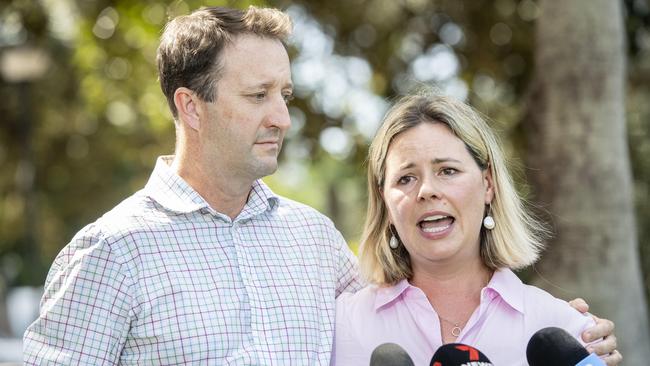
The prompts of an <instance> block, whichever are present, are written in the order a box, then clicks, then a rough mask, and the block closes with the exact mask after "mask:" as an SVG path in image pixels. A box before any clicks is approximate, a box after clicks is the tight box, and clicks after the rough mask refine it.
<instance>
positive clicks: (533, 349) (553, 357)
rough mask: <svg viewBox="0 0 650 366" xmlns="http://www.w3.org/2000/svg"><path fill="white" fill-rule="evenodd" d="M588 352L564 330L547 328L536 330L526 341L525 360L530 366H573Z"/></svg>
mask: <svg viewBox="0 0 650 366" xmlns="http://www.w3.org/2000/svg"><path fill="white" fill-rule="evenodd" d="M588 356H589V352H587V350H586V349H585V348H584V347H582V345H581V344H580V342H578V341H577V340H576V339H575V338H573V336H571V334H569V333H567V332H566V331H565V330H564V329H561V328H556V327H548V328H543V329H540V330H538V331H537V332H536V333H535V334H533V336H532V337H530V341H528V346H527V347H526V359H527V360H528V364H529V365H530V366H541V365H556V366H575V365H577V364H578V363H580V361H582V360H583V359H584V358H586V357H588Z"/></svg>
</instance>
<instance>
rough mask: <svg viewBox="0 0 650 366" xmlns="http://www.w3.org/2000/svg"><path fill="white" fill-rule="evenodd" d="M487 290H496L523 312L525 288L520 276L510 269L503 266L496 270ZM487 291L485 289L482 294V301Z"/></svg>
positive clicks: (507, 302)
mask: <svg viewBox="0 0 650 366" xmlns="http://www.w3.org/2000/svg"><path fill="white" fill-rule="evenodd" d="M485 290H486V291H494V292H495V293H496V294H497V295H498V296H499V297H501V298H502V299H503V301H505V302H506V304H508V305H509V306H510V307H511V308H513V309H515V310H516V311H518V312H520V313H522V314H523V312H524V291H525V288H524V286H523V283H522V282H521V280H520V279H519V277H517V275H516V274H514V272H512V271H511V270H510V269H507V268H501V269H498V270H496V271H495V272H494V275H492V279H491V280H490V282H489V283H488V285H487V287H486V289H485ZM485 293H486V292H485V291H484V293H483V294H481V295H482V296H481V301H483V296H484V295H485Z"/></svg>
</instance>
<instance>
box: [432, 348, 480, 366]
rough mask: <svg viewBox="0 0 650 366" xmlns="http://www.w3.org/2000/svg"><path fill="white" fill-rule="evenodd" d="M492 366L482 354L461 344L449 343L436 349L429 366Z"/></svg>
mask: <svg viewBox="0 0 650 366" xmlns="http://www.w3.org/2000/svg"><path fill="white" fill-rule="evenodd" d="M470 362H471V365H476V366H492V361H490V360H489V359H488V358H487V356H486V355H484V354H483V352H481V351H479V350H477V349H476V348H474V347H472V346H468V345H466V344H462V343H449V344H445V345H443V346H442V347H440V348H438V350H437V351H436V353H434V354H433V358H432V359H431V362H430V363H429V366H460V365H467V364H470Z"/></svg>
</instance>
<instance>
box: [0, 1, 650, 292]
mask: <svg viewBox="0 0 650 366" xmlns="http://www.w3.org/2000/svg"><path fill="white" fill-rule="evenodd" d="M250 4H256V5H266V4H268V5H270V6H276V7H280V8H285V9H286V8H289V7H296V6H300V7H301V8H302V9H304V10H305V12H306V13H307V14H310V15H311V16H312V17H314V18H315V19H317V20H318V22H319V23H320V24H321V25H322V29H323V31H324V32H325V33H326V34H327V35H329V36H331V37H332V38H333V39H334V52H335V53H336V54H339V55H343V56H355V57H358V58H360V59H363V60H366V61H367V62H368V64H369V65H370V67H371V69H372V70H371V81H370V85H369V89H370V90H371V91H372V92H373V93H375V94H376V95H378V96H379V97H381V98H386V99H388V98H392V97H394V96H395V95H398V94H403V93H405V92H408V91H410V90H413V89H414V88H422V87H427V88H436V87H438V88H440V87H441V85H442V84H441V83H442V81H438V82H436V81H435V80H434V81H433V82H429V81H427V82H423V81H418V80H417V79H416V78H415V77H414V76H413V63H414V61H415V60H416V59H417V58H418V56H420V55H422V54H424V53H426V52H428V51H429V49H430V47H431V46H432V45H446V46H444V47H448V49H450V50H451V51H452V52H453V54H454V55H455V56H456V57H457V59H458V62H459V72H458V75H457V76H458V79H459V80H460V81H462V82H463V83H464V84H465V85H466V86H467V88H468V90H469V93H468V99H469V101H470V102H471V103H472V104H473V105H474V106H476V107H477V108H479V109H480V110H481V111H483V112H484V113H485V114H487V115H489V116H490V117H491V118H492V119H493V120H494V121H495V122H494V125H495V126H496V127H497V128H498V129H499V130H500V131H501V132H502V136H503V138H504V139H506V141H507V142H508V151H509V153H510V155H511V156H512V157H513V158H517V157H518V156H521V154H522V151H521V149H522V147H521V146H522V144H521V136H520V134H521V131H520V130H518V128H519V121H520V119H521V118H522V116H521V112H520V105H521V101H522V100H523V98H524V96H525V95H524V94H525V90H526V86H527V84H528V77H529V75H530V71H531V69H532V67H533V65H532V64H531V53H532V45H533V43H534V42H533V39H534V35H533V27H534V19H535V17H536V6H535V3H534V2H533V1H531V0H521V1H519V0H517V1H515V0H497V1H487V0H472V1H455V0H437V1H424V0H407V1H391V0H345V1H344V0H331V1H323V2H321V1H307V0H302V1H301V0H298V1H281V0H278V1H269V2H264V1H207V2H205V1H198V0H187V1H173V2H171V1H155V0H148V1H138V2H135V1H127V0H94V1H91V0H76V1H72V0H68V1H65V0H61V1H46V0H44V1H40V2H39V1H19V0H14V1H11V2H9V3H6V2H3V3H2V4H1V5H0V22H2V23H3V24H10V25H11V24H14V25H16V27H18V28H19V31H18V33H17V35H16V34H13V35H12V34H9V33H7V31H0V52H3V50H4V49H8V47H10V46H11V47H13V46H15V45H20V44H27V43H28V44H32V45H36V46H38V47H41V48H42V49H44V50H46V51H47V52H48V53H49V55H50V62H51V64H50V67H49V71H48V73H47V74H46V75H45V76H44V77H42V78H40V79H38V80H35V81H32V82H30V83H28V84H25V85H22V86H19V85H16V84H14V83H10V82H8V81H6V80H1V81H0V100H2V102H1V103H0V115H1V116H3V117H2V122H1V123H2V128H1V129H0V165H1V166H2V168H3V174H2V175H0V192H1V197H2V201H1V202H0V232H1V233H2V235H1V236H0V258H4V259H0V265H1V267H0V268H2V270H1V271H0V272H2V275H4V277H5V278H7V279H8V280H9V281H11V282H13V283H15V284H41V283H42V282H43V279H44V277H45V274H46V271H47V268H48V267H49V265H50V263H51V261H52V259H53V257H54V256H55V255H56V253H57V252H58V251H59V250H60V249H61V248H62V247H63V246H64V245H65V244H66V243H67V242H68V241H69V240H70V238H71V237H72V236H73V235H74V233H75V232H76V231H78V230H79V229H80V228H81V227H83V226H84V225H86V224H87V223H89V222H91V221H93V220H95V219H96V218H97V217H98V216H99V215H101V214H102V213H103V212H105V211H106V210H108V209H110V208H111V207H112V206H114V205H115V204H116V203H118V202H119V201H120V200H121V199H123V198H124V197H126V196H128V195H129V194H131V193H132V192H134V191H135V190H137V189H140V188H141V187H142V186H143V184H144V183H145V182H146V179H147V177H148V175H149V173H150V171H151V168H152V167H153V164H154V159H155V157H156V156H157V155H161V154H170V153H172V152H173V144H174V140H173V139H174V129H173V122H172V120H171V116H170V114H169V111H168V108H167V105H166V101H165V99H164V97H163V95H162V93H161V92H160V89H159V86H158V82H157V80H156V68H155V51H156V47H157V44H158V37H159V35H160V32H161V28H162V27H163V25H164V23H165V22H166V20H167V19H168V18H169V17H173V16H176V15H180V14H185V13H188V12H189V11H190V10H192V9H196V8H198V7H200V6H203V5H228V6H236V7H246V6H248V5H250ZM626 4H627V6H628V17H629V18H628V33H629V37H630V41H629V42H628V44H630V55H631V59H630V63H631V67H630V88H629V98H628V110H629V130H630V141H631V144H630V147H631V156H632V162H633V166H634V172H635V179H636V187H637V202H638V224H639V225H638V226H639V235H640V241H639V242H640V243H641V253H642V254H644V255H643V256H642V261H644V263H643V264H644V268H645V273H646V284H647V283H650V278H649V277H648V276H650V259H648V258H650V240H649V238H650V229H648V228H650V205H649V204H648V202H650V199H649V197H648V196H649V195H650V183H649V182H650V165H649V164H650V160H649V159H648V156H650V143H649V141H650V138H649V137H650V136H648V131H649V130H650V128H649V127H650V126H648V121H650V110H648V108H647V107H643V106H644V105H645V103H644V101H646V100H648V96H649V94H650V91H649V90H648V88H647V85H648V83H647V80H648V75H650V71H649V70H650V68H649V65H647V61H644V60H647V59H649V58H648V57H647V53H648V52H649V51H648V49H647V48H644V45H645V47H647V42H646V43H643V39H646V40H647V37H648V24H646V23H645V21H646V19H647V14H646V13H643V9H637V8H634V6H633V2H626ZM55 5H56V6H55ZM55 8H56V9H59V11H58V12H57V11H55ZM61 9H63V10H61ZM66 25H67V29H68V31H67V33H66V31H65V29H66ZM10 28H11V27H5V28H2V29H5V30H6V29H10ZM459 32H460V33H459ZM459 35H460V36H459ZM458 36H459V37H460V38H458ZM644 37H645V38H644ZM450 40H451V41H450ZM445 42H446V43H445ZM290 53H291V54H292V56H294V58H295V57H297V56H298V55H299V53H300V50H298V49H291V50H290ZM644 62H645V64H644ZM644 81H646V82H644ZM316 99H317V96H316V93H315V92H314V91H308V92H307V93H306V94H305V95H301V96H299V98H297V99H296V100H295V101H294V102H293V104H292V105H293V106H294V107H295V108H298V109H300V110H301V111H302V113H304V115H305V118H304V120H305V123H304V125H303V126H302V128H300V129H296V130H295V132H294V135H292V136H291V137H290V138H289V140H288V141H287V146H285V149H284V152H283V155H282V161H283V164H282V166H281V169H280V171H279V173H278V174H276V175H274V176H271V177H268V178H266V181H267V182H268V183H269V184H270V185H271V186H272V188H273V189H274V190H275V191H276V192H278V193H280V194H283V195H286V196H288V197H291V198H293V199H296V200H298V201H301V202H305V203H307V204H310V205H312V206H314V207H316V208H317V209H319V210H321V211H322V212H324V213H325V214H327V215H329V216H330V217H332V219H333V220H334V222H335V223H336V224H337V226H339V227H340V228H341V229H342V231H343V232H344V234H345V235H346V237H347V238H348V239H349V240H350V242H355V243H356V242H358V237H359V235H360V232H361V227H362V224H363V218H364V215H365V197H366V192H365V171H364V168H365V166H364V165H363V162H364V160H365V154H366V151H367V144H368V139H367V137H365V136H363V134H361V133H360V132H359V131H357V130H356V129H355V128H354V127H351V125H350V124H349V123H347V122H346V115H345V113H344V115H343V116H335V117H332V116H329V115H327V113H325V112H324V111H323V110H321V109H320V108H319V107H317V106H316V104H317V103H315V100H316ZM26 112H29V113H28V114H27V115H29V116H31V117H30V119H29V121H28V122H25V119H24V116H25V115H26V114H25V113H26ZM348 112H349V111H348ZM26 124H27V125H28V126H29V127H30V129H29V130H28V132H29V135H28V138H25V126H26ZM327 127H340V128H342V129H343V130H345V131H347V132H348V133H349V134H350V135H351V141H352V143H353V145H354V146H353V147H352V149H351V152H350V153H349V154H347V155H342V156H336V157H335V156H332V155H330V154H328V153H327V152H326V150H325V149H324V148H323V147H322V146H321V144H320V142H319V138H320V136H321V132H322V131H323V130H324V129H325V128H327ZM25 141H28V142H30V145H29V151H28V153H27V155H26V152H25V151H26V150H25V144H24V142H25ZM296 146H298V147H300V148H296ZM295 151H302V153H300V154H298V153H296V152H295ZM26 156H27V157H28V158H29V160H30V161H31V162H32V163H33V164H34V172H35V174H34V177H35V179H34V185H33V188H31V189H30V190H28V191H25V190H24V189H23V188H21V187H22V186H21V184H20V179H21V178H20V177H21V176H24V174H23V175H21V173H20V172H21V171H23V172H24V163H21V161H23V160H24V159H25V157H26ZM30 202H31V204H34V205H35V206H34V207H36V209H35V210H32V211H30V210H29V207H32V206H30ZM30 212H31V214H30ZM17 258H21V259H17ZM9 262H11V265H9V264H7V263H9Z"/></svg>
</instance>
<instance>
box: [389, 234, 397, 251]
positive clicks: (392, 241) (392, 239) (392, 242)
mask: <svg viewBox="0 0 650 366" xmlns="http://www.w3.org/2000/svg"><path fill="white" fill-rule="evenodd" d="M388 246H389V247H390V248H391V249H397V248H398V247H399V241H397V238H396V237H395V235H391V236H390V241H389V242H388Z"/></svg>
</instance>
